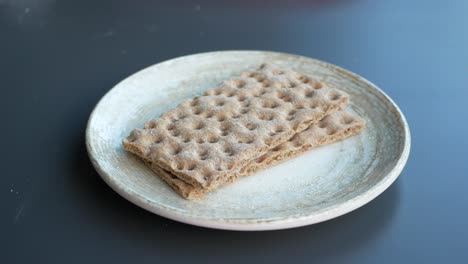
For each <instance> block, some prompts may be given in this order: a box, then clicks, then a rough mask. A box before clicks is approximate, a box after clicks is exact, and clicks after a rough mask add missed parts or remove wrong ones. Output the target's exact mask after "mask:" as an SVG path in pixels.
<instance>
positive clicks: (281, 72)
mask: <svg viewBox="0 0 468 264" xmlns="http://www.w3.org/2000/svg"><path fill="white" fill-rule="evenodd" d="M271 72H272V73H273V74H274V75H282V74H284V72H283V71H281V70H273V71H271Z"/></svg>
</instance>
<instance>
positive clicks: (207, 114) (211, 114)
mask: <svg viewBox="0 0 468 264" xmlns="http://www.w3.org/2000/svg"><path fill="white" fill-rule="evenodd" d="M205 117H206V118H212V117H213V112H208V113H206V116H205Z"/></svg>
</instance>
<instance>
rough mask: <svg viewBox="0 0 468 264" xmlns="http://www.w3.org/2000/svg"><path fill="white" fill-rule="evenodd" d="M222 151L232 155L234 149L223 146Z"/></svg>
mask: <svg viewBox="0 0 468 264" xmlns="http://www.w3.org/2000/svg"><path fill="white" fill-rule="evenodd" d="M223 152H224V153H225V154H226V156H233V155H234V149H233V148H232V147H225V148H224V150H223Z"/></svg>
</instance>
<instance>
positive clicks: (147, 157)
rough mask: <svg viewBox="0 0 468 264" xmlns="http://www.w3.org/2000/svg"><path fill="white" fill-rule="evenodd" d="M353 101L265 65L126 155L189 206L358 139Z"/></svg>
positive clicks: (167, 120) (135, 138)
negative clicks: (241, 180)
mask: <svg viewBox="0 0 468 264" xmlns="http://www.w3.org/2000/svg"><path fill="white" fill-rule="evenodd" d="M347 102H348V95H347V94H346V93H344V92H342V91H340V90H337V89H334V88H331V87H328V86H327V85H326V84H324V83H322V82H320V81H318V80H316V79H313V78H311V77H307V76H304V75H302V74H299V73H297V72H294V71H291V70H286V69H278V68H277V67H275V66H274V65H269V64H264V65H262V66H260V68H258V69H257V70H248V71H245V72H243V73H242V74H241V75H240V76H239V77H235V78H230V79H228V80H226V81H224V82H223V83H222V84H221V85H219V86H218V87H216V88H214V89H210V90H207V91H206V92H205V93H204V95H203V96H200V97H195V98H193V99H187V100H184V101H183V102H182V103H181V104H179V105H178V106H177V107H176V108H174V109H172V110H169V111H168V112H166V113H163V114H162V115H161V116H160V117H158V118H155V119H152V120H150V121H148V122H147V123H146V124H145V127H144V128H143V129H135V130H133V131H132V133H131V134H130V135H129V136H128V137H127V138H125V139H124V140H123V145H124V148H125V150H127V151H129V152H132V153H134V154H136V155H137V156H139V157H140V158H142V159H143V160H144V161H145V163H146V164H148V166H149V167H150V168H151V169H152V170H153V171H155V172H156V173H157V174H158V175H159V176H160V177H161V178H162V179H163V180H164V181H166V182H167V183H168V184H169V185H170V186H171V187H172V188H173V189H174V190H175V191H176V192H178V193H179V194H180V195H182V196H183V197H184V198H186V199H193V198H197V197H199V196H201V195H203V194H205V193H207V192H210V191H212V190H214V189H216V188H218V187H219V186H221V185H223V184H226V183H228V182H233V181H234V180H235V179H237V178H238V177H240V176H244V175H248V174H252V173H254V172H256V171H258V170H260V169H263V168H265V167H267V166H270V165H273V164H275V163H277V162H279V161H282V160H285V159H287V158H290V157H293V156H296V155H298V154H300V153H302V152H304V151H307V150H309V149H310V148H313V147H315V146H318V145H322V144H327V143H330V142H333V141H336V140H341V139H343V138H346V137H349V136H352V135H355V134H357V133H359V132H360V131H361V130H362V129H363V128H364V121H363V120H362V119H361V118H359V117H357V116H354V115H352V114H350V113H348V112H345V111H344V110H342V109H343V107H344V106H345V105H346V104H347Z"/></svg>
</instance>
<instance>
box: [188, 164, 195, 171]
mask: <svg viewBox="0 0 468 264" xmlns="http://www.w3.org/2000/svg"><path fill="white" fill-rule="evenodd" d="M196 167H197V166H196V165H195V164H194V163H190V164H189V165H188V166H187V170H189V171H193V170H194V169H195V168H196Z"/></svg>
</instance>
